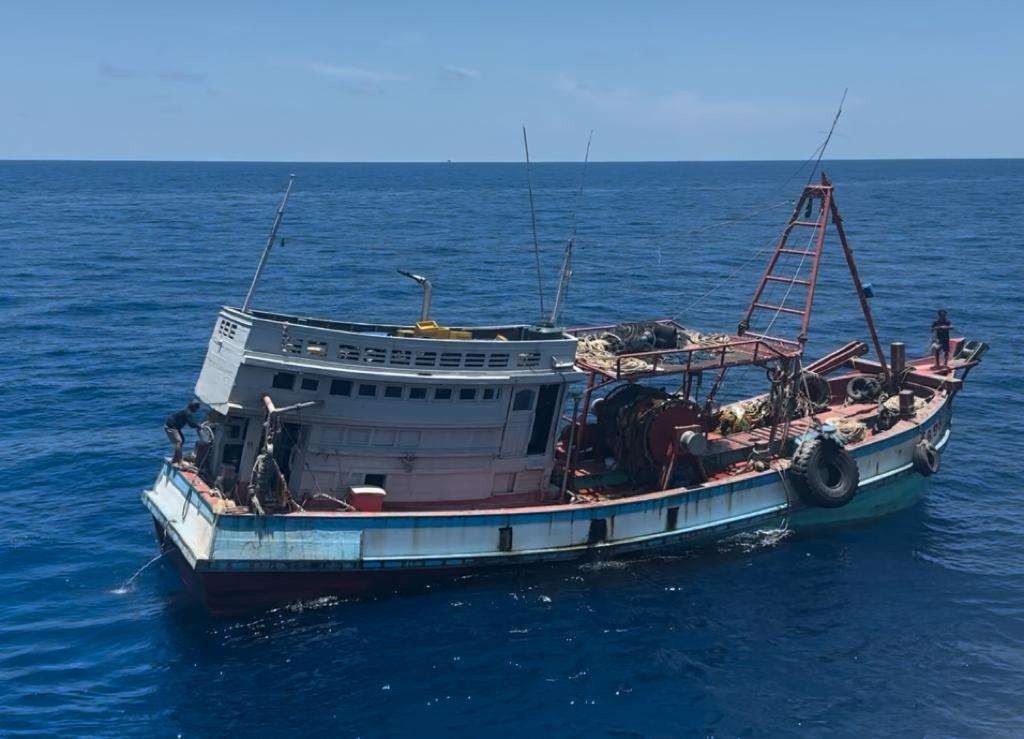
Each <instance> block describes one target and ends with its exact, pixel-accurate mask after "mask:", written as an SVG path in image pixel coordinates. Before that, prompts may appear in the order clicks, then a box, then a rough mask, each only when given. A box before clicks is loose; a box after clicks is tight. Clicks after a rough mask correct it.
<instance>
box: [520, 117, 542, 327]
mask: <svg viewBox="0 0 1024 739" xmlns="http://www.w3.org/2000/svg"><path fill="white" fill-rule="evenodd" d="M523 149H524V150H525V151H526V186H527V187H528V188H529V190H530V222H531V223H532V224H533V256H534V259H535V260H536V262H537V298H538V300H539V301H540V320H541V321H543V320H544V283H543V281H542V280H541V274H540V243H539V242H538V241H537V211H536V209H535V208H534V207H533V173H532V170H531V167H530V144H529V143H528V142H527V140H526V126H523Z"/></svg>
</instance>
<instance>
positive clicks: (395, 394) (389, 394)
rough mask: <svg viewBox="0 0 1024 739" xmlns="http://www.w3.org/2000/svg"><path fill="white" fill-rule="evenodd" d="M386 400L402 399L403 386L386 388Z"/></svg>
mask: <svg viewBox="0 0 1024 739" xmlns="http://www.w3.org/2000/svg"><path fill="white" fill-rule="evenodd" d="M384 397H385V398H401V397H402V386H401V385H388V386H387V387H385V388H384Z"/></svg>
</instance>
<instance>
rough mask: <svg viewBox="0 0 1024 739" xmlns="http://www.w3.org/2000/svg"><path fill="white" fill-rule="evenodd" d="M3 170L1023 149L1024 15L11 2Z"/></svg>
mask: <svg viewBox="0 0 1024 739" xmlns="http://www.w3.org/2000/svg"><path fill="white" fill-rule="evenodd" d="M0 33H2V34H3V43H2V44H0V100H2V101H3V107H4V113H3V115H2V116H0V158H74V159H199V160H208V159H213V160H303V161H306V160H309V161H443V160H446V159H452V160H455V161H518V160H520V159H521V156H522V155H521V141H520V138H519V126H520V125H521V124H523V123H525V124H526V125H527V126H528V128H529V131H530V139H531V153H532V154H533V155H534V157H535V159H537V160H577V159H579V158H580V157H581V155H582V150H583V148H584V144H585V140H586V133H587V131H588V130H589V129H591V128H593V129H595V134H594V149H593V157H594V159H595V160H691V159H704V160H707V159H711V160H718V159H803V158H805V157H807V156H808V155H809V154H810V153H811V151H813V149H814V148H815V146H816V145H817V143H818V141H819V140H820V139H821V137H822V135H823V133H824V131H825V129H826V128H827V126H828V123H829V122H830V120H831V117H832V115H833V112H834V110H835V107H836V105H837V103H838V100H839V98H840V96H841V95H842V91H843V88H844V87H848V88H849V90H850V92H849V98H848V100H847V105H846V109H845V112H844V116H843V120H842V121H841V123H840V128H839V132H838V134H837V135H836V137H835V139H834V141H833V146H832V149H831V155H833V156H837V157H1020V156H1022V155H1024V144H1022V138H1024V137H1022V134H1021V125H1020V121H1021V119H1022V118H1024V94H1022V93H1024V85H1022V84H1021V77H1022V74H1024V51H1022V49H1024V42H1022V41H1021V38H1022V36H1024V3H1016V4H1014V3H989V2H973V3H968V2H961V3H946V2H927V3H924V2H921V3H917V2H902V3H900V2H890V3H872V2H827V3H807V2H799V3H789V2H783V1H781V0H780V1H779V2H724V1H719V2H711V1H710V0H707V1H705V2H701V3H689V2H681V1H677V2H666V3H656V2H633V3H603V2H580V3H570V2H564V3H555V2H531V1H528V0H524V1H520V2H514V3H503V4H499V3H493V2H477V3H458V2H443V1H439V0H434V2H431V3H424V2H420V3H415V4H413V3H400V2H391V3H381V2H366V3H363V2H347V3H340V2H339V3H322V4H317V3H303V2H285V1H279V2H274V3H264V2H255V1H254V2H249V3H244V4H243V3H213V2H211V3H190V2H173V3H168V2H161V3H157V2H144V1H140V2H132V3H103V2H97V3H67V4H56V3H47V2H23V3H15V2H13V0H9V1H7V2H4V3H3V4H2V6H0Z"/></svg>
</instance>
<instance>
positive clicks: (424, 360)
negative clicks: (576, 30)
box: [416, 352, 437, 367]
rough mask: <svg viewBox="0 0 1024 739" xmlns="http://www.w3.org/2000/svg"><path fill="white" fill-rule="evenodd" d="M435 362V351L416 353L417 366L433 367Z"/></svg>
mask: <svg viewBox="0 0 1024 739" xmlns="http://www.w3.org/2000/svg"><path fill="white" fill-rule="evenodd" d="M435 364H437V352H417V353H416V366H417V367H433V366H434V365H435Z"/></svg>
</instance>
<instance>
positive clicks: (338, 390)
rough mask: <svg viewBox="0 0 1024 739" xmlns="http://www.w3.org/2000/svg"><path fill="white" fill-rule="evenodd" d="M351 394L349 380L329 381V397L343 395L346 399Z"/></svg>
mask: <svg viewBox="0 0 1024 739" xmlns="http://www.w3.org/2000/svg"><path fill="white" fill-rule="evenodd" d="M351 394H352V381H351V380H331V395H344V396H345V397H346V398H347V397H348V396H349V395H351Z"/></svg>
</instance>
